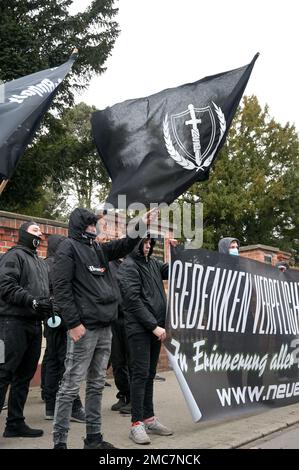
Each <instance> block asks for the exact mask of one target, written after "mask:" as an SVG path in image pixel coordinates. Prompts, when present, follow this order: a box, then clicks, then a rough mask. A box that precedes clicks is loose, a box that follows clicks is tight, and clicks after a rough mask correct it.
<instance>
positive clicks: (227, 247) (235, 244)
mask: <svg viewBox="0 0 299 470" xmlns="http://www.w3.org/2000/svg"><path fill="white" fill-rule="evenodd" d="M239 248H240V242H239V240H238V239H237V238H231V237H224V238H221V240H219V243H218V251H219V253H224V254H227V255H233V256H238V255H239Z"/></svg>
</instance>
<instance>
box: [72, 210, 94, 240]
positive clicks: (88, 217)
mask: <svg viewBox="0 0 299 470" xmlns="http://www.w3.org/2000/svg"><path fill="white" fill-rule="evenodd" d="M97 221H98V219H97V217H96V215H95V214H94V213H93V212H91V211H89V210H88V209H83V208H82V207H78V208H77V209H75V210H73V212H72V213H71V215H70V220H69V237H70V238H74V239H75V240H79V241H82V233H83V232H85V230H86V227H87V226H88V225H96V223H97Z"/></svg>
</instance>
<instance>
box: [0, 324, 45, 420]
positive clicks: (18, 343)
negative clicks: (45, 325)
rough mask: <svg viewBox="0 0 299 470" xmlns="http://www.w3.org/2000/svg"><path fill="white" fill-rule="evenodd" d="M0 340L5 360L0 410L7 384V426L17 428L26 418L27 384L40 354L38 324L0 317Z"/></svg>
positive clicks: (0, 381)
mask: <svg viewBox="0 0 299 470" xmlns="http://www.w3.org/2000/svg"><path fill="white" fill-rule="evenodd" d="M0 339H2V340H3V341H4V344H5V363H4V364H0V411H1V410H2V406H3V403H4V400H5V395H6V392H7V388H8V385H9V384H10V392H9V400H8V416H7V427H15V426H16V427H18V426H19V425H22V423H23V422H24V419H25V418H24V415H23V410H24V406H25V402H26V399H27V395H28V390H29V384H30V381H31V379H32V377H33V376H34V373H35V371H36V368H37V364H38V359H39V356H40V351H41V339H42V329H41V323H40V321H28V320H27V319H26V320H22V319H19V318H13V317H11V318H10V317H7V318H3V317H0Z"/></svg>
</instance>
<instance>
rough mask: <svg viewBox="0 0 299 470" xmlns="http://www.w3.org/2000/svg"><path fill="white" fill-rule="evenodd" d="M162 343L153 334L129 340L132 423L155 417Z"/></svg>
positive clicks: (141, 334) (136, 335) (132, 337)
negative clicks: (157, 373)
mask: <svg viewBox="0 0 299 470" xmlns="http://www.w3.org/2000/svg"><path fill="white" fill-rule="evenodd" d="M160 349H161V341H160V340H159V339H158V338H157V337H156V336H155V335H154V334H153V333H150V332H149V333H138V334H135V335H133V336H131V337H130V338H129V350H130V361H131V362H130V364H131V370H132V378H131V405H132V423H134V422H136V421H142V420H143V419H147V418H151V417H152V416H154V414H155V413H154V405H153V389H154V378H155V375H156V369H157V364H158V360H159V354H160Z"/></svg>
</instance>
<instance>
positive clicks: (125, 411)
mask: <svg viewBox="0 0 299 470" xmlns="http://www.w3.org/2000/svg"><path fill="white" fill-rule="evenodd" d="M131 410H132V407H131V403H127V404H126V405H124V406H122V407H121V408H120V409H119V412H120V413H121V414H123V415H130V414H131Z"/></svg>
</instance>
